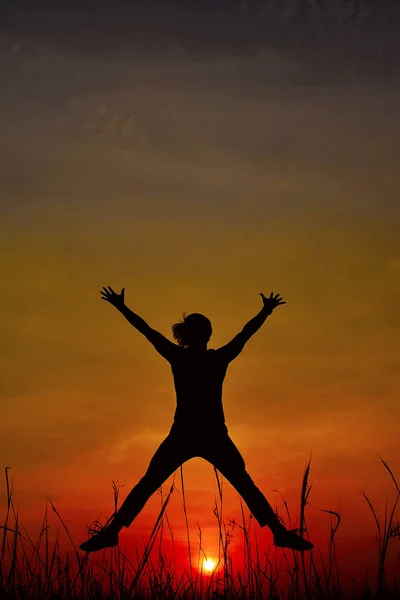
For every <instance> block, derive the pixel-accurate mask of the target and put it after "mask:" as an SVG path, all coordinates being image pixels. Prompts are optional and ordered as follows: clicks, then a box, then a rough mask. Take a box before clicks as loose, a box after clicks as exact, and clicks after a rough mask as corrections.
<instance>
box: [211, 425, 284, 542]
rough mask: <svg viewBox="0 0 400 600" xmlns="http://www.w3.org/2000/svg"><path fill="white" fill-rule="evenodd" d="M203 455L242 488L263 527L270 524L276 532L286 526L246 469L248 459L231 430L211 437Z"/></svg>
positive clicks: (244, 498)
mask: <svg viewBox="0 0 400 600" xmlns="http://www.w3.org/2000/svg"><path fill="white" fill-rule="evenodd" d="M201 456H202V458H205V459H206V460H208V461H209V462H210V463H211V464H213V465H214V466H215V467H216V468H217V469H218V471H220V473H221V474H222V475H223V476H224V477H225V478H226V479H227V480H228V481H229V482H230V483H231V484H232V485H233V487H234V488H235V489H236V490H237V491H238V492H239V494H240V495H241V496H242V498H243V500H244V501H245V502H246V504H247V506H248V508H249V510H250V512H251V513H252V514H253V515H254V517H255V518H256V519H257V521H258V523H259V524H260V526H261V527H264V526H265V525H268V527H269V528H270V529H271V530H272V531H273V532H277V531H281V530H282V529H284V525H283V524H282V523H281V521H280V520H279V518H278V516H277V514H276V513H275V511H274V510H273V508H272V506H271V505H270V504H269V502H268V500H267V499H266V497H265V496H264V494H263V493H262V492H261V490H259V488H258V487H257V486H256V484H255V483H254V481H253V480H252V478H251V477H250V475H249V474H248V472H247V471H246V465H245V462H244V459H243V457H242V455H241V454H240V452H239V450H238V449H237V447H236V446H235V444H234V443H233V441H232V440H231V438H230V437H229V435H228V434H227V433H226V434H223V435H219V436H215V437H214V436H213V437H212V438H211V439H209V440H208V442H207V447H206V448H205V449H204V451H203V452H202V455H201Z"/></svg>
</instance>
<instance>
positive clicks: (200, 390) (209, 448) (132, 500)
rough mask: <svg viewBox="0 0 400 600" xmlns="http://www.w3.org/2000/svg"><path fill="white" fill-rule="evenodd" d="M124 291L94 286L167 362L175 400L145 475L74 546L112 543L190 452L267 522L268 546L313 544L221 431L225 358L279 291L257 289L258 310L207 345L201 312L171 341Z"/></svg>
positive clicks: (207, 325)
mask: <svg viewBox="0 0 400 600" xmlns="http://www.w3.org/2000/svg"><path fill="white" fill-rule="evenodd" d="M124 292H125V289H124V288H123V289H122V291H121V293H120V294H117V293H116V292H114V290H113V289H112V288H111V287H110V286H108V289H107V288H105V287H103V291H101V292H100V293H101V296H102V299H103V300H106V301H107V302H109V303H110V304H112V305H113V306H115V307H116V308H117V309H118V310H119V311H120V312H121V314H122V315H124V317H125V318H126V319H127V320H128V322H129V323H130V324H131V325H133V327H135V328H136V329H137V330H138V331H139V332H140V333H142V334H143V335H144V336H145V337H146V338H147V339H148V340H149V342H150V343H151V344H153V346H154V348H155V349H156V350H157V352H159V354H161V356H163V357H164V358H165V359H166V360H167V361H168V362H169V363H170V365H171V368H172V373H173V377H174V384H175V390H176V400H177V407H176V411H175V417H174V422H173V425H172V427H171V430H170V432H169V434H168V436H167V437H166V439H165V440H164V441H163V442H162V444H161V445H160V447H159V448H158V450H157V451H156V453H155V454H154V456H153V458H152V459H151V461H150V464H149V467H148V469H147V471H146V473H145V475H144V476H143V477H142V479H141V480H140V481H139V483H138V484H137V485H136V486H135V487H134V488H133V489H132V490H131V492H130V493H129V494H128V496H127V497H126V499H125V501H124V502H123V503H122V505H121V507H120V509H119V510H118V511H117V512H116V513H115V514H114V516H113V517H112V519H111V520H110V522H109V524H107V525H106V526H105V527H103V529H101V530H100V531H99V532H98V533H96V534H95V535H93V536H92V537H91V538H89V539H88V540H87V541H86V542H84V543H83V544H81V545H80V548H81V550H84V551H86V552H94V551H95V550H101V549H102V548H108V547H114V546H116V545H117V544H118V534H119V532H120V530H121V529H122V527H129V525H130V524H131V523H132V521H133V519H134V518H135V517H136V516H137V515H138V514H139V512H140V511H141V510H142V508H143V507H144V505H145V504H146V502H147V500H148V499H149V498H150V496H151V495H152V494H153V493H154V492H155V491H156V490H157V489H158V488H159V487H160V486H161V485H162V484H163V483H164V482H165V481H166V480H167V479H168V477H170V475H172V473H174V471H175V470H176V469H178V468H179V467H180V466H181V465H182V464H183V463H184V462H186V461H187V460H189V459H190V458H193V457H195V456H199V457H202V458H204V459H205V460H207V461H209V462H210V463H211V464H212V465H214V467H215V468H216V469H218V471H220V473H221V474H222V475H223V476H224V477H225V478H226V479H227V480H228V481H229V482H230V483H231V484H232V485H233V486H234V487H235V488H236V490H237V491H238V492H239V494H240V495H241V496H242V498H243V500H244V501H245V502H246V504H247V506H248V508H249V510H250V511H251V513H252V514H253V515H254V517H255V518H256V520H257V521H258V523H259V524H260V526H261V527H264V526H265V525H267V526H268V527H269V528H270V529H271V531H272V533H273V540H274V544H275V546H279V547H282V548H290V549H292V550H300V551H302V550H310V549H311V548H313V544H312V543H311V542H309V541H308V540H305V539H304V538H302V537H301V536H300V535H298V534H297V533H296V530H288V529H286V527H285V526H284V525H283V524H282V523H281V521H280V520H279V518H278V516H277V514H276V513H275V511H274V510H273V508H272V507H271V505H270V504H269V503H268V501H267V499H266V498H265V496H264V495H263V494H262V492H261V491H260V490H259V489H258V487H257V486H256V485H255V484H254V482H253V480H252V479H251V477H250V475H249V474H248V473H247V471H246V467H245V463H244V460H243V458H242V455H241V454H240V452H239V450H238V449H237V448H236V446H235V444H234V443H233V442H232V440H231V438H230V437H229V435H228V429H227V427H226V425H225V417H224V411H223V407H222V384H223V381H224V378H225V374H226V370H227V367H228V365H229V363H230V362H231V361H232V360H233V359H235V358H236V357H237V356H238V355H239V354H240V352H241V351H242V349H243V347H244V345H245V344H246V342H247V341H248V340H249V339H250V337H251V336H252V335H253V334H254V333H256V331H258V329H260V327H261V325H262V324H263V323H264V321H265V320H266V318H267V317H268V316H269V315H270V314H271V313H272V311H273V310H274V309H275V308H276V307H277V306H280V305H281V304H286V302H284V301H283V300H282V298H280V297H279V294H276V295H275V296H274V294H273V293H271V294H270V296H269V297H268V298H267V297H266V296H264V294H260V295H261V297H262V300H263V307H262V309H261V310H260V312H259V313H258V314H257V315H256V316H255V317H253V318H252V319H251V320H250V321H249V322H248V323H247V324H246V325H245V326H244V327H243V329H242V331H241V332H240V333H238V334H237V335H236V336H235V337H234V338H233V339H232V340H231V341H230V342H229V343H227V344H226V345H225V346H222V347H221V348H218V349H217V350H213V349H207V344H208V342H209V340H210V337H211V334H212V327H211V322H210V321H209V319H207V317H205V316H204V315H202V314H199V313H192V314H189V315H187V316H184V319H183V321H182V322H180V323H176V324H175V325H173V326H172V332H173V337H174V339H175V340H176V341H177V342H178V343H177V344H174V343H173V342H171V341H170V340H168V339H167V338H166V337H164V336H163V335H162V334H161V333H159V332H158V331H155V330H154V329H152V328H151V327H150V326H149V325H148V324H147V323H146V322H145V321H144V320H143V319H142V318H141V317H139V316H138V315H137V314H135V313H134V312H132V311H131V310H130V309H129V308H128V307H127V306H126V304H125V299H124Z"/></svg>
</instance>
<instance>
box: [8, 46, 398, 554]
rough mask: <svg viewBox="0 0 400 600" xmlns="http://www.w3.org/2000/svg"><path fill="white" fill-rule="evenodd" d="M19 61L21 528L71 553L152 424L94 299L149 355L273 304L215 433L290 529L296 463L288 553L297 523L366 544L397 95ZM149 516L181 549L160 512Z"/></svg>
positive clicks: (374, 469)
mask: <svg viewBox="0 0 400 600" xmlns="http://www.w3.org/2000/svg"><path fill="white" fill-rule="evenodd" d="M25 43H26V46H24V43H21V47H20V48H19V49H15V48H14V51H11V48H10V49H9V51H8V53H6V70H5V74H4V77H5V78H6V80H7V82H8V85H7V87H6V88H4V89H6V92H5V93H4V95H2V98H1V99H0V103H1V111H0V114H1V117H0V118H1V128H2V131H4V132H5V136H4V139H6V140H7V142H6V144H3V145H2V148H1V150H0V157H1V160H0V165H1V167H0V168H1V180H2V191H1V210H2V219H1V225H0V227H1V237H0V250H1V252H0V265H1V271H2V274H3V275H2V278H1V283H0V285H1V287H2V290H1V294H0V303H1V313H0V323H1V331H2V345H1V349H0V353H1V354H0V370H1V378H0V379H1V384H2V386H1V390H0V458H1V465H2V466H6V465H9V466H10V467H12V474H13V475H14V477H15V497H16V500H17V502H18V506H19V507H20V514H21V518H22V519H23V520H24V515H25V521H26V522H28V523H30V524H31V525H32V526H34V525H35V523H36V524H37V523H38V522H39V520H40V517H41V516H42V514H43V511H44V507H45V503H46V497H47V496H50V497H51V498H52V500H53V501H54V502H55V504H56V505H57V507H58V509H59V510H60V512H61V513H62V514H63V516H64V517H65V520H66V522H67V523H68V525H69V526H70V527H71V529H72V530H73V531H74V532H75V533H76V535H77V537H78V538H79V537H80V538H82V536H83V538H84V537H85V523H88V522H90V521H91V520H93V519H95V518H96V517H97V516H98V515H99V514H100V513H101V514H103V515H109V513H110V511H111V509H112V490H111V481H112V480H116V479H119V481H120V483H122V484H124V488H122V490H121V496H122V498H123V497H124V496H125V494H126V493H127V491H128V489H129V488H130V487H131V486H132V485H133V484H134V483H136V481H137V480H138V479H139V478H140V477H141V476H142V474H143V473H144V471H145V469H146V467H147V464H148V462H149V460H150V458H151V456H152V454H153V452H154V451H155V450H156V448H157V446H158V444H159V443H160V442H161V441H162V440H163V438H164V437H165V436H166V434H167V433H168V430H169V427H170V425H171V421H172V417H173V411H174V392H173V386H172V376H171V373H170V371H169V366H168V364H167V362H166V361H163V359H162V358H160V357H159V356H158V355H157V354H156V352H155V351H154V349H153V348H152V347H151V346H150V345H149V344H148V343H147V342H146V340H145V339H144V338H143V337H142V336H141V335H140V334H139V333H138V332H136V331H135V330H134V329H133V328H132V327H130V326H129V324H128V323H127V322H125V320H124V318H123V317H122V316H121V315H119V314H118V313H117V311H116V310H115V309H113V308H112V307H111V306H109V305H108V304H106V303H105V302H102V301H101V300H100V295H99V290H100V289H101V287H102V286H103V285H111V286H112V287H114V289H116V290H118V291H119V290H120V289H121V288H122V287H125V288H126V302H127V304H128V306H129V307H130V308H131V309H132V310H134V311H136V312H137V313H138V314H140V315H141V316H142V317H143V318H144V319H146V320H147V321H148V322H149V324H150V325H151V326H152V327H154V328H156V329H159V330H160V331H161V332H162V333H164V334H165V335H168V336H170V333H171V331H170V326H171V325H172V324H173V323H174V322H176V321H177V320H179V318H180V317H181V315H182V313H183V311H184V310H187V311H188V312H202V313H204V314H206V315H207V316H208V317H209V318H210V319H211V321H212V324H213V328H214V334H213V337H212V339H211V342H210V347H218V346H219V345H221V344H223V343H225V342H226V341H228V340H229V339H230V338H231V337H232V336H233V335H235V334H236V333H237V332H238V331H239V330H240V329H241V327H242V326H243V325H244V324H245V323H246V321H247V320H248V319H250V318H251V317H252V316H254V315H255V314H256V313H257V312H258V311H259V309H260V308H261V299H260V297H259V295H258V294H259V292H264V293H265V294H269V293H270V292H271V291H273V292H275V293H280V294H281V295H282V296H283V297H284V299H285V300H286V301H287V305H285V306H284V307H281V308H279V309H277V310H276V311H275V313H274V314H273V315H272V317H270V318H269V319H268V321H267V322H266V324H265V325H264V327H263V328H262V329H261V330H260V331H259V332H258V333H257V334H256V336H255V337H254V338H253V339H252V340H251V341H250V342H249V343H248V345H247V347H246V348H245V350H244V351H243V353H242V355H241V356H240V357H239V358H238V359H237V360H236V361H235V362H234V363H233V364H232V365H231V366H230V367H229V370H228V374H227V378H226V382H225V388H224V406H225V415H226V419H227V425H228V428H229V431H230V434H231V437H232V438H233V440H234V441H235V443H236V444H237V445H238V447H239V448H240V450H241V451H242V453H243V456H244V458H245V460H246V464H247V468H248V470H249V472H250V474H251V475H252V476H253V478H254V480H255V482H256V483H257V484H258V485H259V487H260V488H261V489H262V490H264V491H265V493H266V495H267V497H268V498H269V500H270V501H271V502H272V503H276V505H277V507H278V509H279V511H280V512H283V510H284V507H283V503H282V501H281V500H280V498H279V496H278V494H274V493H273V492H271V491H270V490H271V488H275V489H278V490H279V491H280V492H281V493H282V494H283V495H284V496H285V498H287V500H288V501H289V502H290V506H291V508H292V510H293V516H294V518H295V519H296V518H298V497H299V493H300V484H301V477H302V474H303V470H304V467H305V465H306V463H307V460H308V458H309V456H310V453H312V456H313V458H312V464H311V481H312V482H313V491H312V494H311V497H310V504H309V506H308V507H307V508H308V518H309V527H310V536H311V537H314V538H315V539H317V540H322V541H324V540H326V539H327V537H328V532H329V518H328V516H327V515H326V516H325V515H324V516H323V517H322V516H321V515H323V513H321V512H320V511H319V509H320V508H326V509H334V510H339V512H341V514H342V519H343V521H342V525H341V531H340V534H339V537H340V536H341V537H340V539H341V544H342V550H343V552H346V547H347V549H348V550H349V548H353V546H354V544H355V543H358V544H361V543H363V544H364V541H363V540H364V539H365V540H367V541H366V542H365V544H366V546H365V547H368V548H369V547H370V546H368V544H371V543H372V544H373V539H374V536H375V531H374V527H373V521H372V516H371V515H370V512H369V509H368V507H367V505H366V502H365V500H364V498H363V496H362V491H363V490H364V491H365V492H366V493H367V494H368V495H370V497H371V499H372V500H373V501H374V503H375V504H377V505H378V506H380V507H381V508H382V510H383V507H384V501H385V499H386V497H389V498H393V497H394V492H393V485H392V482H391V481H390V478H389V476H388V473H387V472H386V471H385V469H384V468H383V466H382V464H381V463H380V461H379V457H378V455H377V453H379V454H380V455H381V456H382V457H383V458H384V459H385V460H386V461H387V462H388V464H389V465H390V466H391V468H392V470H393V472H394V473H395V474H397V476H398V478H400V452H399V440H398V435H397V434H398V422H399V418H400V408H399V401H398V398H399V387H400V386H399V378H398V364H399V358H400V356H399V344H398V339H399V324H400V320H399V312H398V309H399V298H400V244H399V242H400V239H399V216H400V214H399V205H398V185H399V179H398V174H397V173H396V164H395V160H394V156H395V153H396V152H397V149H398V139H399V133H400V130H399V123H400V120H399V119H398V117H396V116H395V110H396V106H397V107H398V106H400V103H399V102H398V101H399V97H398V96H399V94H398V90H394V89H389V87H387V88H386V87H385V86H382V87H379V88H378V87H376V86H373V85H372V84H368V82H362V83H358V84H350V83H346V84H340V82H339V83H336V85H335V86H326V85H322V84H319V83H318V80H315V81H313V82H312V85H308V86H304V85H300V84H299V80H300V82H301V79H302V76H303V75H304V73H303V71H302V67H301V65H299V64H297V63H296V62H295V60H294V59H288V58H285V59H283V58H282V57H280V56H272V57H271V56H269V55H260V56H259V57H258V58H257V57H253V58H247V59H243V58H240V57H239V58H237V59H231V60H227V59H226V58H225V59H224V58H223V57H220V58H219V59H218V60H217V59H215V60H210V61H208V62H207V61H205V62H204V63H202V62H201V61H199V62H193V61H191V60H189V59H188V58H187V57H185V56H184V55H180V54H179V53H178V54H177V55H176V56H173V57H163V58H162V59H161V58H159V59H156V58H154V57H151V58H149V57H146V56H140V57H133V58H132V57H124V59H123V60H121V61H120V62H119V63H118V64H116V63H115V61H114V60H112V59H111V58H109V57H107V56H106V57H100V56H99V55H96V54H88V55H80V54H79V53H78V52H76V53H73V52H69V53H67V52H65V51H63V49H62V48H61V49H60V48H57V49H56V48H51V47H49V46H45V45H43V46H41V45H40V44H39V45H38V46H35V47H32V48H31V47H30V46H29V44H28V42H25ZM28 50H29V51H28ZM308 76H309V75H308ZM49 81H51V82H52V85H49ZM397 110H398V109H397ZM184 475H185V482H186V495H187V503H188V510H189V519H190V523H191V527H192V532H193V536H194V537H195V536H196V523H197V522H198V523H199V524H201V526H202V527H203V528H204V531H205V535H208V536H209V542H208V543H209V544H210V546H212V544H213V542H212V539H213V535H214V533H215V529H214V528H215V524H214V522H215V517H214V516H213V512H212V511H213V507H214V497H215V494H216V492H217V489H216V485H215V480H214V477H213V471H212V467H211V466H210V465H208V464H207V463H204V462H202V461H201V460H199V459H196V460H193V461H192V462H191V463H189V464H187V465H185V467H184ZM166 489H167V488H166ZM225 491H226V504H225V514H226V516H227V517H232V518H234V517H236V518H239V516H240V505H239V498H238V496H237V495H236V493H235V492H233V491H232V490H231V489H230V488H229V485H228V484H227V485H226V490H225ZM0 498H1V500H2V503H3V504H4V498H5V497H4V493H2V494H1V496H0ZM158 507H159V498H158V497H157V496H155V497H154V498H152V499H151V500H150V501H149V503H148V505H147V506H146V507H145V509H144V511H143V513H142V514H141V515H140V517H139V518H138V519H137V521H136V522H135V523H134V524H133V525H132V527H131V529H130V530H129V532H128V531H127V532H124V539H125V540H127V539H128V538H129V536H140V535H141V534H142V533H143V532H148V531H149V529H150V528H151V526H152V523H153V522H154V520H155V517H156V514H157V510H158ZM170 513H171V520H173V521H174V522H175V525H176V530H177V532H178V538H179V539H181V540H184V539H185V532H184V519H183V513H182V508H181V496H180V494H179V493H177V494H175V495H174V497H173V499H172V501H171V507H170ZM207 532H208V533H207ZM261 535H263V536H264V538H265V539H266V541H267V542H268V543H269V541H270V534H269V533H268V532H261ZM215 539H216V538H215ZM360 540H361V541H360ZM371 540H372V542H371ZM324 543H325V542H324ZM393 543H394V544H395V543H397V542H396V541H394V542H393ZM346 544H347V546H346ZM352 544H353V546H352ZM210 551H212V550H210Z"/></svg>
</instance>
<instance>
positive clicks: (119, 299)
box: [100, 286, 125, 309]
mask: <svg viewBox="0 0 400 600" xmlns="http://www.w3.org/2000/svg"><path fill="white" fill-rule="evenodd" d="M103 290H104V292H103V291H101V292H100V294H101V299H102V300H106V301H107V302H109V303H110V304H112V305H113V306H115V308H118V309H120V308H122V307H123V306H124V305H125V297H124V295H125V288H122V290H121V293H120V294H117V293H116V292H114V290H113V289H112V287H110V286H108V289H107V288H105V287H103Z"/></svg>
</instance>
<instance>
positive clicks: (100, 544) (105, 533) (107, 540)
mask: <svg viewBox="0 0 400 600" xmlns="http://www.w3.org/2000/svg"><path fill="white" fill-rule="evenodd" d="M115 546H118V532H117V531H115V530H113V529H111V527H105V528H104V529H102V530H101V531H99V532H98V533H96V534H95V535H93V536H92V537H91V538H89V539H88V540H87V541H86V542H83V544H81V545H80V546H79V548H80V549H81V550H83V551H84V552H96V551H97V550H102V549H103V548H114V547H115Z"/></svg>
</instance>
